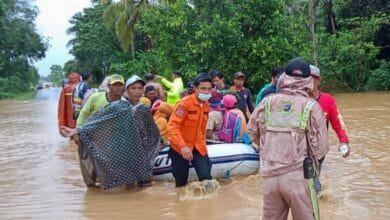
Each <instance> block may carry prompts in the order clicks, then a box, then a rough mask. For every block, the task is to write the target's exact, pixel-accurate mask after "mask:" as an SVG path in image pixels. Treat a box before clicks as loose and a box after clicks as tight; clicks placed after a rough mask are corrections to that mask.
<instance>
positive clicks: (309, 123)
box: [247, 74, 328, 219]
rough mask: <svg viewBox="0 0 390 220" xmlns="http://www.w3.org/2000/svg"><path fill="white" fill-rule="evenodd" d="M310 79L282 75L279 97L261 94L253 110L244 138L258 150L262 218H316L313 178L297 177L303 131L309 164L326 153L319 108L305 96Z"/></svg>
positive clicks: (303, 150) (303, 151) (303, 147)
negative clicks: (262, 205) (246, 137)
mask: <svg viewBox="0 0 390 220" xmlns="http://www.w3.org/2000/svg"><path fill="white" fill-rule="evenodd" d="M312 83H313V82H312V79H311V78H310V77H309V78H301V77H291V76H288V75H286V74H283V75H282V76H281V78H280V79H279V88H280V94H275V95H270V96H267V97H266V98H265V99H264V100H263V101H262V102H261V103H260V106H259V107H257V108H256V109H255V111H254V112H253V114H252V116H251V118H250V120H249V123H248V126H247V128H248V134H249V135H250V136H251V139H252V140H253V142H254V143H255V144H257V145H258V146H260V157H261V165H260V170H261V174H262V175H263V177H264V185H263V192H264V196H263V200H264V207H263V213H264V216H263V219H287V214H288V211H289V208H291V210H292V215H293V218H294V219H315V217H316V218H318V206H317V201H316V196H315V192H314V189H313V179H305V178H304V176H303V161H304V159H305V157H306V156H307V155H308V152H307V149H308V145H307V142H306V133H307V135H308V139H309V142H310V145H311V148H310V151H311V155H312V158H313V160H314V161H317V160H318V159H320V158H322V157H323V156H325V154H326V153H327V152H328V136H327V129H326V120H325V117H324V115H323V112H322V110H321V107H320V106H319V105H318V104H317V103H316V102H315V101H314V100H312V99H310V98H309V97H308V94H307V92H306V91H308V90H309V89H310V88H312Z"/></svg>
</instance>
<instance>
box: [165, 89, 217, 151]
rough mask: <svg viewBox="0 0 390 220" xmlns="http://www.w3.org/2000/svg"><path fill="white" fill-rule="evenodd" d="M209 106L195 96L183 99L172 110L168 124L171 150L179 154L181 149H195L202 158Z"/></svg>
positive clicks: (205, 149)
mask: <svg viewBox="0 0 390 220" xmlns="http://www.w3.org/2000/svg"><path fill="white" fill-rule="evenodd" d="M209 109H210V107H209V104H208V103H207V102H203V103H201V102H200V101H199V99H198V98H197V97H196V95H195V94H192V95H189V96H186V97H184V98H183V99H182V100H180V102H179V103H178V104H177V105H176V106H175V108H174V109H173V113H172V115H171V118H170V119H169V123H168V130H169V132H170V135H171V137H170V142H171V146H172V148H173V149H174V150H175V151H176V152H178V153H180V152H181V148H182V147H184V146H188V147H189V148H190V149H191V150H193V149H194V148H196V149H197V150H198V151H199V153H200V154H201V155H202V156H204V155H206V154H207V148H206V124H207V120H208V117H209V115H208V114H209Z"/></svg>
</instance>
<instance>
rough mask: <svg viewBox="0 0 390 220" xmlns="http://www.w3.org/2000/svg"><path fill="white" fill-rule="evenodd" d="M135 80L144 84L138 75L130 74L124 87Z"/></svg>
mask: <svg viewBox="0 0 390 220" xmlns="http://www.w3.org/2000/svg"><path fill="white" fill-rule="evenodd" d="M136 82H141V83H142V84H143V85H144V86H145V81H143V80H142V79H141V77H139V76H138V75H132V76H131V77H130V78H129V79H128V80H127V81H126V88H127V87H129V86H130V85H133V84H134V83H136Z"/></svg>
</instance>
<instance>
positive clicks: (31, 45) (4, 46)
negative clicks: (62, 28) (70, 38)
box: [0, 0, 47, 93]
mask: <svg viewBox="0 0 390 220" xmlns="http://www.w3.org/2000/svg"><path fill="white" fill-rule="evenodd" d="M37 14H38V12H37V8H36V7H35V6H34V5H32V4H31V1H28V0H6V1H1V2H0V33H1V34H0V51H1V52H0V93H2V92H11V93H17V92H22V91H25V90H28V89H30V88H31V87H32V85H31V84H33V83H37V80H38V73H37V70H36V68H34V67H33V63H34V62H35V61H37V60H39V59H42V58H43V57H44V56H45V51H46V50H47V42H46V41H45V40H44V39H43V37H42V36H40V35H39V34H38V33H37V31H36V28H35V25H34V20H35V18H36V16H37Z"/></svg>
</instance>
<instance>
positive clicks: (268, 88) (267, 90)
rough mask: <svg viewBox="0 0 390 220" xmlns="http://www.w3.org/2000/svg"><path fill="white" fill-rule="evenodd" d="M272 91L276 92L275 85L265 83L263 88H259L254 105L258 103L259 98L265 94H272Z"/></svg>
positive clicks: (261, 98)
mask: <svg viewBox="0 0 390 220" xmlns="http://www.w3.org/2000/svg"><path fill="white" fill-rule="evenodd" d="M274 93H276V85H272V84H270V83H269V84H267V85H266V86H265V87H264V88H263V89H261V91H260V92H259V94H258V95H257V97H256V106H257V105H258V104H260V102H261V100H263V98H264V97H266V96H267V95H271V94H274Z"/></svg>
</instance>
